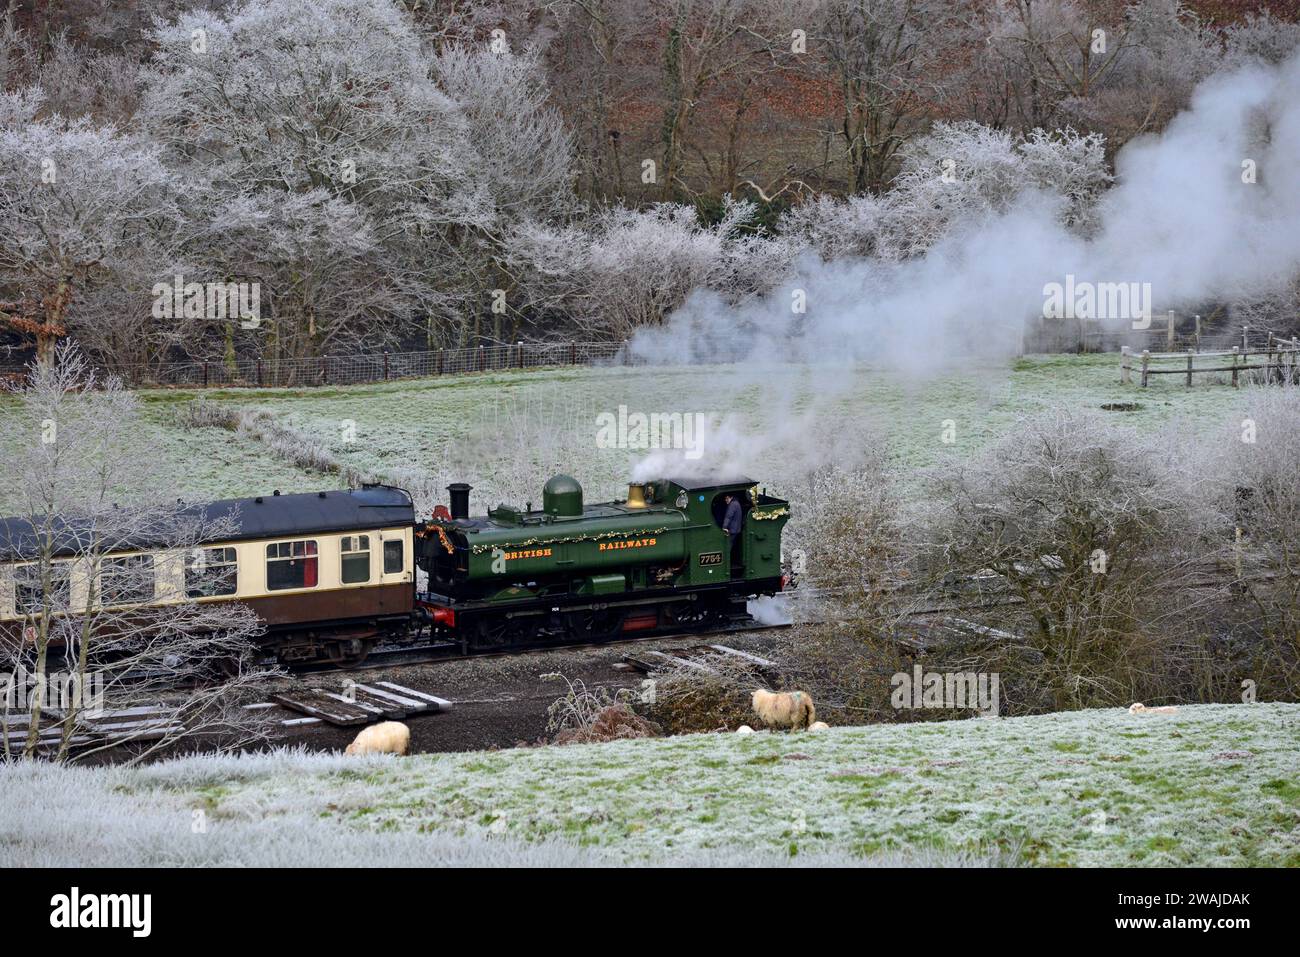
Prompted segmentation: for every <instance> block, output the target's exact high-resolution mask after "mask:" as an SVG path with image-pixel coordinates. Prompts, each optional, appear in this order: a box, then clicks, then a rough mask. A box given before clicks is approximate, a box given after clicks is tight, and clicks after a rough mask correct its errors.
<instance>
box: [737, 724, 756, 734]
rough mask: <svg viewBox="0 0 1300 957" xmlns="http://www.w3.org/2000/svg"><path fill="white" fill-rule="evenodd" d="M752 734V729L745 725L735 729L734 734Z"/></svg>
mask: <svg viewBox="0 0 1300 957" xmlns="http://www.w3.org/2000/svg"><path fill="white" fill-rule="evenodd" d="M753 733H754V729H753V728H751V727H750V726H749V725H747V724H742V725H741V726H740V727H739V728H737V729H736V734H753Z"/></svg>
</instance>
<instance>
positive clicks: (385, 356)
mask: <svg viewBox="0 0 1300 957" xmlns="http://www.w3.org/2000/svg"><path fill="white" fill-rule="evenodd" d="M384 381H385V382H387V381H388V350H387V349H385V350H384Z"/></svg>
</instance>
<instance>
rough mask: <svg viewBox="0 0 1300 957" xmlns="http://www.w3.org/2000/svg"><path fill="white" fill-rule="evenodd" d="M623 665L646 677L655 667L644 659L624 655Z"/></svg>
mask: <svg viewBox="0 0 1300 957" xmlns="http://www.w3.org/2000/svg"><path fill="white" fill-rule="evenodd" d="M623 663H624V664H625V665H627V666H628V667H629V668H633V669H635V670H637V671H639V672H641V674H643V675H648V674H650V673H651V672H652V671H654V670H655V666H654V665H653V664H651V663H650V662H648V661H646V660H645V659H644V658H638V657H636V655H624V656H623Z"/></svg>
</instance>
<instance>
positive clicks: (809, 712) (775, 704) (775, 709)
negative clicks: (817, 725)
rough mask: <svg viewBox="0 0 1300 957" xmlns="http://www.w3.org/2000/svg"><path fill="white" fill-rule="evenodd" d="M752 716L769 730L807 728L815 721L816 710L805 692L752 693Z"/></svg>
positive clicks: (760, 691)
mask: <svg viewBox="0 0 1300 957" xmlns="http://www.w3.org/2000/svg"><path fill="white" fill-rule="evenodd" d="M751 700H752V703H753V705H754V714H756V715H758V717H759V718H760V719H761V720H762V722H763V723H764V724H765V725H767V726H768V727H769V728H793V729H796V730H797V729H799V728H807V727H808V726H809V725H810V724H812V723H813V722H815V721H816V720H817V709H816V708H814V707H813V700H812V697H811V696H810V695H809V694H808V693H807V692H806V691H763V690H762V689H759V690H758V691H755V692H754V695H753V698H752V699H751Z"/></svg>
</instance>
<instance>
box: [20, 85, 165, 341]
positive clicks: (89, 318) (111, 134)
mask: <svg viewBox="0 0 1300 957" xmlns="http://www.w3.org/2000/svg"><path fill="white" fill-rule="evenodd" d="M40 103H41V98H40V96H39V94H36V93H33V92H32V91H28V92H26V93H19V94H12V95H5V94H0V120H3V123H2V124H0V222H3V223H4V235H3V236H2V237H0V326H7V327H9V328H11V329H13V330H16V331H17V332H19V333H20V334H22V335H24V336H26V337H29V338H30V340H31V341H33V342H34V344H35V345H36V347H37V351H38V354H39V355H40V357H41V358H42V359H43V360H48V359H49V357H50V355H51V354H52V349H53V346H54V344H55V342H56V341H57V340H58V339H59V338H60V337H61V336H63V335H64V334H66V333H67V332H68V331H69V330H75V331H77V332H78V334H80V335H81V336H83V337H84V338H85V339H86V340H87V344H88V346H89V347H90V348H91V349H93V350H95V351H96V352H97V353H101V354H103V353H104V352H105V349H104V347H105V346H106V345H107V344H108V343H110V342H111V341H112V339H113V336H112V331H113V329H115V328H120V326H121V324H122V323H124V322H135V321H137V320H140V319H141V317H144V318H147V317H148V316H149V305H150V300H149V298H148V289H149V288H150V286H151V284H152V282H153V278H152V277H153V276H154V275H156V274H157V273H158V272H162V271H164V270H165V269H166V268H167V266H168V264H169V263H170V260H171V256H172V254H173V251H174V249H175V247H176V244H177V243H178V242H179V241H180V236H179V232H178V229H179V225H180V223H181V222H183V220H184V215H183V212H182V208H181V203H180V196H181V189H182V184H181V181H180V179H179V178H178V177H177V176H176V175H175V174H174V173H173V172H172V171H171V170H170V169H168V168H167V166H165V165H164V163H163V162H162V159H161V152H162V151H161V149H160V148H159V147H158V146H156V145H154V144H151V143H148V142H147V141H145V140H144V139H142V138H141V137H139V136H136V135H130V134H126V133H123V132H120V131H119V130H117V129H115V128H113V127H111V126H110V127H103V128H98V127H95V126H93V125H92V124H91V123H90V122H89V121H87V120H73V121H65V120H63V119H62V118H60V117H57V116H55V117H52V118H50V119H48V120H38V119H36V118H35V113H36V110H37V109H38V108H39V105H40ZM110 304H114V305H115V306H116V307H117V309H116V310H115V309H113V308H110ZM118 310H120V311H118ZM123 345H124V346H125V347H126V351H125V352H124V353H123V354H121V355H119V356H117V358H118V359H119V360H121V359H126V358H128V357H130V356H132V355H135V354H136V353H135V351H134V350H133V349H132V348H131V347H130V345H129V344H128V343H123Z"/></svg>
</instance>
